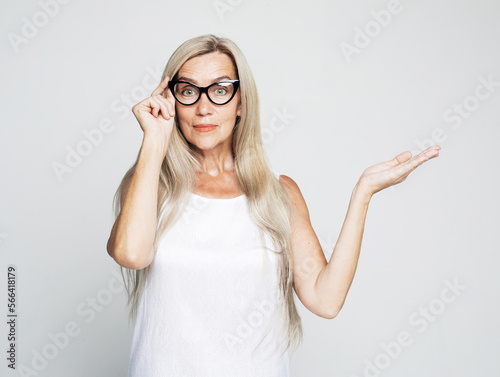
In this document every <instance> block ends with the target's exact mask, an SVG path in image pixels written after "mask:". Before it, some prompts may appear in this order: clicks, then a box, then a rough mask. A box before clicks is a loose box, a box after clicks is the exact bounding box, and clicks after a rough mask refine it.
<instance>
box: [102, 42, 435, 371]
mask: <svg viewBox="0 0 500 377" xmlns="http://www.w3.org/2000/svg"><path fill="white" fill-rule="evenodd" d="M132 111H133V113H134V115H135V117H136V118H137V120H138V122H139V124H140V126H141V128H142V130H143V132H144V137H143V140H142V146H141V149H140V152H139V154H138V157H137V160H136V162H135V164H134V165H133V166H132V167H131V168H130V170H129V171H128V172H127V173H126V174H125V177H124V178H123V180H122V182H121V185H120V187H119V188H118V190H117V193H116V195H115V198H114V199H115V200H114V205H115V214H116V216H117V217H116V221H115V223H114V226H113V228H112V231H111V235H110V237H109V241H108V244H107V250H108V253H109V254H110V256H111V257H112V258H113V259H114V260H115V261H116V262H117V263H118V264H119V265H120V266H121V268H122V273H123V271H124V270H125V271H126V275H127V279H126V286H127V291H128V294H129V303H130V304H131V305H130V318H133V319H134V322H135V326H134V333H133V339H132V348H131V358H130V364H129V377H139V376H141V377H153V376H154V377H156V376H176V377H178V376H197V377H201V376H214V377H215V376H217V377H223V376H231V377H235V376H238V377H246V376H259V377H263V376H269V377H278V376H280V377H281V376H283V377H284V376H289V375H290V356H291V352H289V350H290V345H293V350H295V349H296V347H297V345H298V344H299V343H300V342H301V340H302V327H301V320H300V317H299V315H298V313H297V310H296V307H295V303H294V296H293V292H294V290H295V293H296V294H297V297H298V298H299V299H300V301H301V302H302V303H303V304H304V306H305V307H306V308H307V309H309V310H310V311H311V312H313V313H314V314H316V315H318V316H320V317H323V318H329V319H331V318H334V317H335V316H336V315H337V314H338V312H339V311H340V309H341V308H342V306H343V304H344V301H345V299H346V295H347V292H348V291H349V287H350V285H351V283H352V280H353V277H354V273H355V271H356V266H357V262H358V258H359V252H360V247H361V240H362V235H363V227H364V222H365V217H366V213H367V209H368V204H369V202H370V199H371V197H372V195H373V194H375V193H376V192H378V191H380V190H382V189H385V188H387V187H389V186H391V185H395V184H397V183H400V182H403V181H404V180H405V179H406V177H407V176H408V174H410V172H411V171H413V170H414V169H415V168H416V167H417V166H419V165H421V164H422V163H423V162H425V161H427V160H429V159H431V158H433V157H436V156H438V154H439V149H440V147H439V146H432V147H430V148H428V149H426V150H425V151H423V152H422V153H420V154H419V155H418V156H415V157H412V155H411V153H410V152H403V153H401V154H399V155H398V156H396V157H395V158H394V159H392V160H390V161H387V162H382V163H379V164H377V165H374V166H372V167H370V168H368V169H366V170H365V171H364V172H363V174H362V175H361V177H360V178H359V181H358V182H357V184H356V186H355V187H354V190H353V192H352V196H351V201H350V204H349V208H348V212H347V215H346V219H345V222H344V225H343V227H342V230H341V232H340V236H339V239H338V241H337V243H336V245H335V248H334V252H333V254H332V257H331V259H330V261H329V262H327V260H326V259H325V256H324V254H323V251H322V249H321V246H320V243H319V241H318V238H317V236H316V234H315V232H314V230H313V228H312V226H311V222H310V219H309V213H308V209H307V206H306V203H305V201H304V198H303V197H302V194H301V192H300V190H299V187H298V186H297V184H296V183H295V182H294V180H293V179H292V178H290V177H288V176H286V175H279V174H278V173H277V172H275V171H274V170H273V169H271V168H270V166H269V163H268V162H267V160H266V155H265V153H264V149H263V145H262V138H261V128H260V124H259V101H258V95H257V89H256V86H255V82H254V79H253V76H252V73H251V70H250V68H249V66H248V64H247V62H246V60H245V57H244V56H243V54H242V53H241V51H240V50H239V48H238V47H237V46H236V45H235V44H234V43H233V42H232V41H230V40H228V39H226V38H218V37H215V36H213V35H205V36H201V37H197V38H193V39H190V40H188V41H186V42H184V43H183V44H182V45H181V46H180V47H179V48H177V50H176V51H175V52H174V53H173V55H172V56H171V58H170V59H169V61H168V63H167V65H166V67H165V70H164V73H163V77H162V80H161V83H160V84H159V86H158V87H157V88H156V89H155V90H154V91H153V93H152V94H151V96H150V97H149V98H146V99H144V100H143V101H142V102H140V103H138V104H136V105H135V106H134V107H133V108H132Z"/></svg>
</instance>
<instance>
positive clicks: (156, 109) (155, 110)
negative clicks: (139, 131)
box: [149, 97, 170, 120]
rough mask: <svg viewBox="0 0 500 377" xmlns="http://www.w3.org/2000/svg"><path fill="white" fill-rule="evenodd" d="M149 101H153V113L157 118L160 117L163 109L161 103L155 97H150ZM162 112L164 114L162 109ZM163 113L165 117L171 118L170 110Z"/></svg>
mask: <svg viewBox="0 0 500 377" xmlns="http://www.w3.org/2000/svg"><path fill="white" fill-rule="evenodd" d="M149 102H150V103H151V107H152V108H153V110H151V114H153V116H154V117H155V118H158V116H159V115H160V111H161V105H160V104H159V103H158V101H157V100H155V99H154V98H153V97H150V98H149ZM162 114H163V111H162ZM163 115H164V118H165V119H167V120H168V119H169V118H170V116H169V114H168V112H167V113H165V114H163Z"/></svg>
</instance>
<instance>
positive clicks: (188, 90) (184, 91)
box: [182, 89, 194, 96]
mask: <svg viewBox="0 0 500 377" xmlns="http://www.w3.org/2000/svg"><path fill="white" fill-rule="evenodd" d="M193 93H194V92H193V90H192V89H184V90H183V91H182V95H183V96H192V95H193Z"/></svg>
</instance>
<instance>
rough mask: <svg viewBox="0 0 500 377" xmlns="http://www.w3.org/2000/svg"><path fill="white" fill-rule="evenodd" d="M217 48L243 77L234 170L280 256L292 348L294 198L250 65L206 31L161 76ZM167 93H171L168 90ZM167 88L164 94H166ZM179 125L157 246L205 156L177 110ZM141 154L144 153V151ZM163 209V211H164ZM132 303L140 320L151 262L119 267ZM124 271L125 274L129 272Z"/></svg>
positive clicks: (298, 335) (296, 329)
mask: <svg viewBox="0 0 500 377" xmlns="http://www.w3.org/2000/svg"><path fill="white" fill-rule="evenodd" d="M212 52H220V53H224V54H227V55H228V56H229V57H230V58H231V60H232V61H233V64H234V66H235V71H236V75H237V78H238V79H239V80H240V96H241V105H242V112H241V119H240V117H236V121H235V127H234V129H233V134H232V148H233V156H234V165H235V173H236V177H237V179H238V183H239V185H240V187H241V188H242V191H243V193H244V194H245V195H246V196H247V199H248V204H249V210H250V213H251V216H252V218H253V219H254V221H255V223H256V224H257V226H258V227H259V229H260V230H261V231H263V232H265V233H266V234H267V235H268V236H269V237H270V239H271V240H272V242H273V244H274V246H275V248H276V250H277V252H278V255H279V265H278V267H279V271H278V274H279V288H280V291H281V295H280V298H281V301H280V303H279V304H280V305H279V308H280V312H282V314H283V325H284V329H285V330H286V331H285V332H284V333H283V332H282V337H281V340H282V341H283V340H286V342H287V346H286V349H288V348H289V347H290V345H293V352H295V350H296V349H297V348H298V346H299V344H300V343H301V342H302V336H303V335H302V323H301V318H300V316H299V314H298V312H297V309H296V306H295V302H294V297H293V263H292V254H291V248H292V244H291V211H292V207H291V203H290V201H289V198H288V195H287V193H286V191H285V189H284V188H283V187H282V186H281V184H280V183H279V181H278V180H277V179H276V177H275V176H274V174H273V173H272V171H271V169H270V167H269V163H268V161H267V156H266V154H265V152H264V149H263V145H262V136H261V128H260V113H259V98H258V93H257V87H256V85H255V81H254V78H253V74H252V72H251V70H250V67H249V65H248V63H247V61H246V59H245V57H244V55H243V54H242V52H241V51H240V49H239V48H238V46H237V45H236V44H235V43H234V42H232V41H231V40H229V39H227V38H220V37H216V36H214V35H203V36H200V37H196V38H192V39H189V40H188V41H186V42H184V43H183V44H182V45H180V46H179V47H178V48H177V49H176V50H175V52H174V53H173V54H172V56H171V57H170V59H169V61H168V63H167V65H166V67H165V70H164V71H163V75H162V80H163V79H164V78H165V77H166V76H169V77H170V79H171V80H173V79H175V78H176V75H177V74H178V72H179V70H180V69H181V67H182V65H183V64H184V63H185V62H186V61H187V60H189V59H191V58H193V57H195V56H200V55H204V54H208V53H212ZM165 93H166V92H165ZM165 93H163V95H166V94H165ZM175 121H176V126H175V127H174V128H173V130H172V135H171V138H170V143H169V146H168V149H167V154H166V156H165V159H164V161H163V163H162V166H161V172H160V176H159V185H158V207H157V208H158V212H157V214H158V219H161V221H160V222H159V223H158V228H157V232H156V236H155V239H154V243H153V247H154V250H155V253H156V251H157V250H158V244H159V241H160V240H161V238H162V236H163V235H164V234H165V233H166V231H167V230H168V229H170V228H171V227H172V226H173V225H174V224H175V222H176V221H178V220H179V218H180V216H181V214H182V212H183V210H184V209H185V206H186V204H187V199H188V197H189V194H190V193H191V192H192V191H193V185H194V184H195V178H196V171H201V170H202V167H201V164H200V162H199V160H201V156H200V155H198V154H196V153H195V152H194V151H193V150H192V149H191V148H190V146H189V144H188V142H187V141H186V139H185V138H184V135H183V134H182V132H181V131H180V128H179V123H178V119H177V115H176V119H175ZM139 153H140V152H139ZM138 159H139V154H138V156H137V160H136V162H135V163H134V165H133V166H132V167H131V168H130V169H129V170H128V171H127V173H126V174H125V176H124V177H123V179H122V181H121V183H120V186H119V187H118V189H117V191H116V193H115V196H114V199H113V207H114V214H115V218H116V217H118V215H119V214H120V211H121V205H122V199H123V197H122V196H123V188H124V186H125V183H126V182H127V181H128V180H130V179H131V178H132V176H133V174H134V171H135V168H136V166H137V162H138ZM162 210H164V213H163V216H160V214H161V211H162ZM120 269H121V273H122V277H123V279H124V283H125V287H126V289H127V293H128V305H130V312H129V323H130V320H133V322H134V323H135V320H136V317H137V306H138V303H139V300H140V297H141V295H142V293H143V290H144V284H145V282H146V280H147V279H148V277H149V275H150V269H151V265H149V266H147V267H145V268H143V269H141V270H133V269H128V268H124V267H122V266H120ZM124 271H125V275H126V277H125V276H124Z"/></svg>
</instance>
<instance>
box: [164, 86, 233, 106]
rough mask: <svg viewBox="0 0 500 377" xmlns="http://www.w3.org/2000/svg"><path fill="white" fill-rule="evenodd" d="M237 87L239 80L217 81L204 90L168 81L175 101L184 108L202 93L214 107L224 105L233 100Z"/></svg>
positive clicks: (192, 103)
mask: <svg viewBox="0 0 500 377" xmlns="http://www.w3.org/2000/svg"><path fill="white" fill-rule="evenodd" d="M239 85H240V80H224V81H218V82H214V83H213V84H211V85H209V86H205V87H204V88H203V87H201V86H198V85H195V84H193V83H190V82H187V81H170V82H169V83H168V87H169V88H170V90H171V91H172V94H173V95H174V97H175V99H176V100H177V101H178V102H179V103H180V104H182V105H185V106H191V105H194V104H195V103H196V102H198V100H199V99H200V98H201V95H202V94H203V93H206V94H207V97H208V99H209V100H210V102H212V103H214V104H216V105H225V104H226V103H228V102H229V101H231V100H232V99H233V97H234V95H235V94H236V91H237V90H238V87H239Z"/></svg>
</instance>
